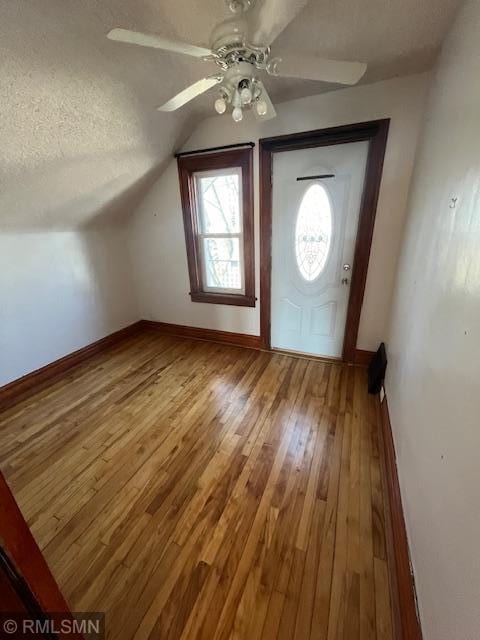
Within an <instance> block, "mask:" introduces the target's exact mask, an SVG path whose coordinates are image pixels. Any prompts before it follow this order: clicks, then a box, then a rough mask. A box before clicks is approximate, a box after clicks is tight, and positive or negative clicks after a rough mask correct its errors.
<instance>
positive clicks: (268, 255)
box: [259, 119, 390, 362]
mask: <svg viewBox="0 0 480 640" xmlns="http://www.w3.org/2000/svg"><path fill="white" fill-rule="evenodd" d="M389 124H390V119H384V120H372V121H370V122H360V123H357V124H349V125H345V126H341V127H331V128H329V129H318V130H316V131H305V132H303V133H293V134H289V135H283V136H276V137H273V138H262V139H261V140H260V141H259V142H260V144H259V155H260V163H259V165H260V336H261V340H262V347H263V348H264V349H270V348H271V344H270V320H271V299H270V296H271V270H272V178H273V176H272V168H273V162H272V160H273V154H274V153H279V152H282V151H295V150H298V149H310V148H313V147H325V146H331V145H334V144H346V143H349V142H361V141H368V142H369V148H368V156H367V165H366V171H365V184H364V188H363V194H362V200H361V205H360V216H359V220H358V231H357V239H356V242H355V254H354V262H353V264H354V267H353V272H352V284H351V287H350V297H349V300H348V310H347V321H346V326H345V338H344V342H343V360H344V361H346V362H354V360H355V350H356V346H357V336H358V326H359V324H360V313H361V310H362V303H363V296H364V293H365V283H366V281H367V271H368V261H369V258H370V249H371V245H372V236H373V228H374V225H375V214H376V211H377V202H378V194H379V191H380V182H381V179H382V170H383V160H384V157H385V148H386V145H387V137H388V128H389Z"/></svg>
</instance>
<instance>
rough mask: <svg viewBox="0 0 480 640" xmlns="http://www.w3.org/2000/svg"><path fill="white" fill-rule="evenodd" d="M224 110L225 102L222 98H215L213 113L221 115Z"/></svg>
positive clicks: (225, 108) (225, 107)
mask: <svg viewBox="0 0 480 640" xmlns="http://www.w3.org/2000/svg"><path fill="white" fill-rule="evenodd" d="M226 110H227V103H226V102H225V100H224V98H217V99H216V100H215V111H216V112H217V113H219V114H220V115H222V113H225V111H226Z"/></svg>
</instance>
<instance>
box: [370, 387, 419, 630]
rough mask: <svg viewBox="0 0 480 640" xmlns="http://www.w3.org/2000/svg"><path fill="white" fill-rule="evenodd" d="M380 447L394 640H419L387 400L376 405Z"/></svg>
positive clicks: (413, 583)
mask: <svg viewBox="0 0 480 640" xmlns="http://www.w3.org/2000/svg"><path fill="white" fill-rule="evenodd" d="M377 415H378V424H379V426H380V445H381V447H382V449H383V455H381V456H380V458H381V467H382V475H383V483H384V496H385V510H386V513H387V514H389V515H390V518H388V517H387V518H386V519H385V520H386V532H385V533H386V536H385V537H386V544H387V558H388V565H389V574H390V590H391V593H392V594H393V602H392V610H393V623H394V633H395V636H394V637H395V640H422V630H421V626H420V620H419V618H418V610H417V601H416V594H415V582H414V577H413V574H412V570H411V563H410V551H409V546H408V538H407V530H406V527H405V518H404V515H403V506H402V496H401V493H400V484H399V482H398V473H397V463H396V456H395V445H394V441H393V433H392V425H391V422H390V414H389V411H388V403H387V398H386V397H385V398H384V400H383V402H381V403H380V399H378V403H377Z"/></svg>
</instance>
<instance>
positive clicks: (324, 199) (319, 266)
mask: <svg viewBox="0 0 480 640" xmlns="http://www.w3.org/2000/svg"><path fill="white" fill-rule="evenodd" d="M331 238H332V210H331V207H330V201H329V199H328V195H327V192H326V191H325V187H323V186H321V185H319V184H314V185H312V186H310V187H309V188H308V189H307V191H306V192H305V194H304V196H303V198H302V202H301V203H300V208H299V210H298V215H297V224H296V229H295V255H296V259H297V265H298V270H299V271H300V273H301V275H302V277H303V278H304V279H305V280H307V281H308V282H311V281H312V280H315V278H318V276H319V275H320V274H321V273H322V271H323V269H324V268H325V264H326V262H327V258H328V254H329V252H330V244H331Z"/></svg>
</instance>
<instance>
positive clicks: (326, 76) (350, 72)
mask: <svg viewBox="0 0 480 640" xmlns="http://www.w3.org/2000/svg"><path fill="white" fill-rule="evenodd" d="M366 70H367V65H366V64H365V63H363V62H343V61H342V60H328V59H327V58H317V57H315V56H303V55H296V54H292V53H289V52H285V53H282V54H281V55H280V56H278V57H277V56H276V57H275V58H273V59H271V60H269V63H268V65H267V71H268V73H269V74H270V75H272V76H283V77H285V78H303V79H305V80H320V81H321V82H335V83H337V84H356V83H357V82H358V81H359V80H360V78H361V77H362V76H363V74H364V73H365V71H366Z"/></svg>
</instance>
